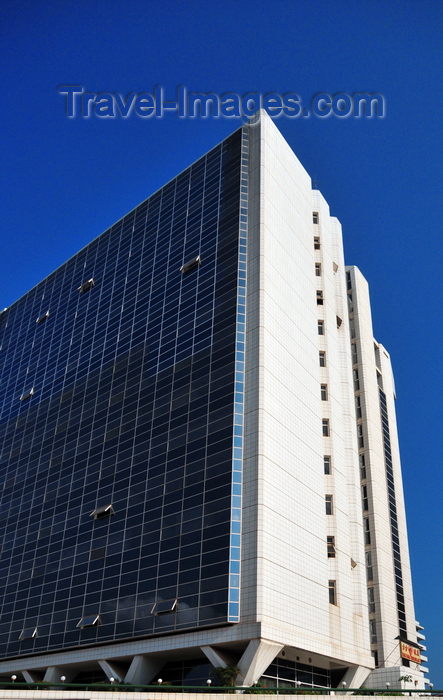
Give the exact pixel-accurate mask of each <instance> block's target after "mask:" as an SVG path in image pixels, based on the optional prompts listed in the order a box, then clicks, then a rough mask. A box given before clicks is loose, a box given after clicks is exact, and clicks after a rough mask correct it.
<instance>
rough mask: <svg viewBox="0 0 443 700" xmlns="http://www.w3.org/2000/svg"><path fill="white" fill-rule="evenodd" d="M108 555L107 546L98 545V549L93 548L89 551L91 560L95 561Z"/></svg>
mask: <svg viewBox="0 0 443 700" xmlns="http://www.w3.org/2000/svg"><path fill="white" fill-rule="evenodd" d="M105 556H106V547H97V548H96V549H91V551H90V552H89V561H95V560H96V559H104V558H105Z"/></svg>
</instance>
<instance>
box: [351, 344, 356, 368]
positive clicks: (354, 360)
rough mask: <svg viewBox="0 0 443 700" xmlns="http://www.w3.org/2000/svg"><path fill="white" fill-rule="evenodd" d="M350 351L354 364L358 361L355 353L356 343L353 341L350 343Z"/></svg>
mask: <svg viewBox="0 0 443 700" xmlns="http://www.w3.org/2000/svg"><path fill="white" fill-rule="evenodd" d="M351 352H352V364H353V365H356V364H357V362H358V355H357V345H356V344H355V343H352V345H351Z"/></svg>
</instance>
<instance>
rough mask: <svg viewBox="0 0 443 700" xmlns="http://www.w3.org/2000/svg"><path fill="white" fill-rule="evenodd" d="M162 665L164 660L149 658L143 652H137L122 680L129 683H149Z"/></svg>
mask: <svg viewBox="0 0 443 700" xmlns="http://www.w3.org/2000/svg"><path fill="white" fill-rule="evenodd" d="M164 665H165V661H164V660H162V659H150V658H149V657H147V656H143V654H137V656H134V658H133V659H132V661H131V665H130V667H129V669H128V672H127V674H126V676H125V678H124V682H125V683H131V685H149V684H150V683H151V681H152V680H153V678H154V677H155V676H156V675H157V674H158V672H159V671H160V670H161V669H162V668H163V666H164Z"/></svg>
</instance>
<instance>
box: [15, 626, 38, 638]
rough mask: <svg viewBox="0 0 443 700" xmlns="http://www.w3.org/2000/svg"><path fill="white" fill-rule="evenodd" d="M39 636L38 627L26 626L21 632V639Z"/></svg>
mask: <svg viewBox="0 0 443 700" xmlns="http://www.w3.org/2000/svg"><path fill="white" fill-rule="evenodd" d="M36 636H37V627H25V629H23V630H22V631H21V632H20V635H19V639H20V640H21V639H34V637H36Z"/></svg>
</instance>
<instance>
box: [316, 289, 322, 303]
mask: <svg viewBox="0 0 443 700" xmlns="http://www.w3.org/2000/svg"><path fill="white" fill-rule="evenodd" d="M317 304H318V305H319V306H322V304H323V292H322V290H321V289H317Z"/></svg>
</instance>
